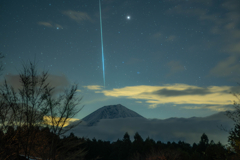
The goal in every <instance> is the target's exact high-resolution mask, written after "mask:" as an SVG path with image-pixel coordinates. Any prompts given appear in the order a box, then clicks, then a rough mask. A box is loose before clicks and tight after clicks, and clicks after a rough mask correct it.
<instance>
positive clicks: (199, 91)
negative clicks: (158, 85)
mask: <svg viewBox="0 0 240 160" xmlns="http://www.w3.org/2000/svg"><path fill="white" fill-rule="evenodd" d="M210 93H211V92H210V91H209V89H207V88H186V89H184V90H168V89H165V88H164V89H161V90H158V91H155V92H153V94H157V95H159V96H165V97H173V96H174V97H175V96H184V95H207V94H210Z"/></svg>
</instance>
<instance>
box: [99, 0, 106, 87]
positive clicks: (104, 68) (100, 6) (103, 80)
mask: <svg viewBox="0 0 240 160" xmlns="http://www.w3.org/2000/svg"><path fill="white" fill-rule="evenodd" d="M99 13H100V29H101V46H102V68H103V84H104V87H105V68H104V52H103V35H102V14H101V13H102V11H101V0H99Z"/></svg>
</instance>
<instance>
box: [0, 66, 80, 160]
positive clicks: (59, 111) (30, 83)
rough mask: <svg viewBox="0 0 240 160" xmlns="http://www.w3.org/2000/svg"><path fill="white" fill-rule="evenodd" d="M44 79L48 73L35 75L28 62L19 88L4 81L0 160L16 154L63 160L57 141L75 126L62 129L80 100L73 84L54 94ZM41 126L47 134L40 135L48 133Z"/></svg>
mask: <svg viewBox="0 0 240 160" xmlns="http://www.w3.org/2000/svg"><path fill="white" fill-rule="evenodd" d="M48 76H49V74H48V72H41V73H39V72H38V71H37V69H36V65H35V64H33V63H31V62H30V63H29V64H26V65H23V69H22V71H21V72H20V73H19V82H20V84H21V86H19V88H13V87H12V86H10V85H9V83H8V82H7V81H6V80H5V82H4V84H3V85H2V86H1V88H0V136H1V137H2V139H1V140H2V141H4V143H1V147H0V156H1V158H0V159H10V158H13V157H17V156H18V155H19V154H21V155H24V156H25V157H27V158H29V157H30V156H37V157H42V158H44V159H51V160H54V159H62V158H63V159H64V157H63V155H64V154H65V152H63V151H62V149H61V147H59V145H60V144H59V143H60V141H59V138H60V136H61V135H62V134H64V133H65V132H67V131H68V130H70V129H71V128H73V127H75V126H76V125H77V124H75V125H68V126H67V127H65V125H66V124H68V122H69V120H70V119H71V118H73V117H74V116H75V115H76V114H77V113H78V112H79V111H80V110H81V108H78V106H77V105H78V104H79V102H80V100H81V98H80V97H77V95H76V91H77V85H72V86H71V87H70V88H69V89H66V90H65V92H63V93H56V92H55V88H54V87H52V86H50V84H49V83H48ZM45 127H47V128H48V129H49V131H50V132H51V134H47V135H46V134H43V133H45V132H49V131H46V129H45V130H44V128H45ZM40 133H42V134H40ZM61 143H62V142H61ZM65 144H66V145H68V144H67V143H65ZM65 144H64V145H65ZM40 148H42V149H40ZM65 159H66V158H65Z"/></svg>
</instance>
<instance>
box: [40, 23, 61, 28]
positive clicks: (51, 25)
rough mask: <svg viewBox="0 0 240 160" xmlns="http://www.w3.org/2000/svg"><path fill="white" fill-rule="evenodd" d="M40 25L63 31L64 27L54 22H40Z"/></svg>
mask: <svg viewBox="0 0 240 160" xmlns="http://www.w3.org/2000/svg"><path fill="white" fill-rule="evenodd" d="M38 24H39V25H42V26H45V27H49V28H56V29H63V27H62V26H61V25H60V24H56V23H53V22H42V21H40V22H38Z"/></svg>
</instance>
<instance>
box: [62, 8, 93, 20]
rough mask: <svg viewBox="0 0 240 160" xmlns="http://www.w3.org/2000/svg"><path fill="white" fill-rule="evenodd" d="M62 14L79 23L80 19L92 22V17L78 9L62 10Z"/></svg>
mask: <svg viewBox="0 0 240 160" xmlns="http://www.w3.org/2000/svg"><path fill="white" fill-rule="evenodd" d="M62 13H63V14H65V15H67V16H68V17H69V18H71V19H72V20H74V21H76V22H78V23H80V22H82V21H90V22H93V20H92V18H91V17H90V16H89V15H88V14H87V13H85V12H79V11H73V10H67V11H63V12H62Z"/></svg>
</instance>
